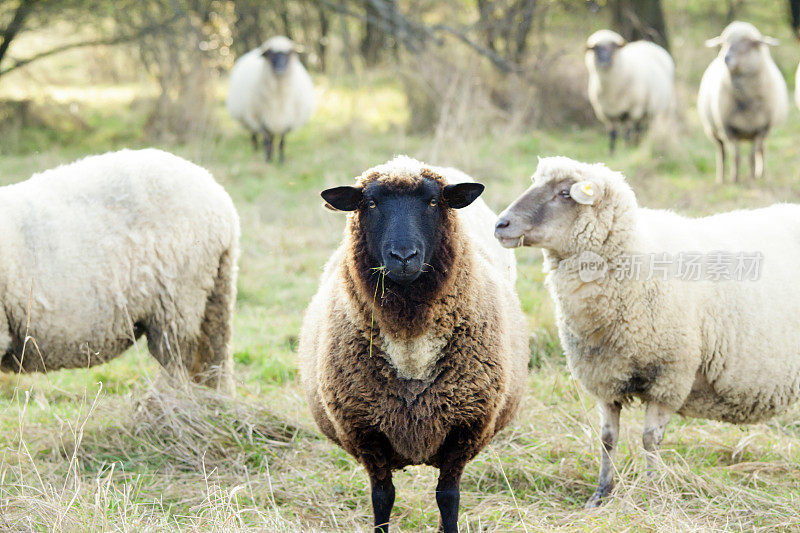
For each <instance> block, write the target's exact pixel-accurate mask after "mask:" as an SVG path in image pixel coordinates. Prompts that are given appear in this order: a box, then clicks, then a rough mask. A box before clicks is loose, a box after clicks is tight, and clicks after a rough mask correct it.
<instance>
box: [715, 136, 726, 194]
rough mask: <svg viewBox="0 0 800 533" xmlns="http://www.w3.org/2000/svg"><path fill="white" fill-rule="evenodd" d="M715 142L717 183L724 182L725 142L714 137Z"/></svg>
mask: <svg viewBox="0 0 800 533" xmlns="http://www.w3.org/2000/svg"><path fill="white" fill-rule="evenodd" d="M716 143H717V183H718V184H720V185H722V184H723V183H725V143H724V142H722V141H721V140H719V139H716Z"/></svg>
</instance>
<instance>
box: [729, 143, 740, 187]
mask: <svg viewBox="0 0 800 533" xmlns="http://www.w3.org/2000/svg"><path fill="white" fill-rule="evenodd" d="M741 159H742V157H741V152H740V150H739V141H734V142H733V168H731V180H732V181H733V182H734V183H739V163H740V162H741Z"/></svg>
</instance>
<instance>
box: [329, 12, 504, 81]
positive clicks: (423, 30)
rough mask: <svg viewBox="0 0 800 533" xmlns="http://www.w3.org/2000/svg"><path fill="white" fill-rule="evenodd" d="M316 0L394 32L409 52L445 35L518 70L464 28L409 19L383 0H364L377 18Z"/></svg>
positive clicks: (498, 62)
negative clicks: (373, 8)
mask: <svg viewBox="0 0 800 533" xmlns="http://www.w3.org/2000/svg"><path fill="white" fill-rule="evenodd" d="M317 1H318V2H319V3H321V4H323V5H325V6H327V7H328V8H329V9H331V10H332V11H334V12H336V13H339V14H342V15H346V16H348V17H351V18H354V19H357V20H360V21H370V22H374V23H375V24H376V25H377V26H379V27H380V28H381V29H383V30H385V31H387V32H391V33H392V34H394V35H395V37H396V38H397V39H398V40H400V41H401V42H402V43H403V44H404V45H405V47H406V48H407V49H408V50H409V51H411V52H412V53H415V54H416V53H420V52H421V49H422V48H423V47H424V45H425V44H427V43H428V42H433V43H434V44H437V45H441V44H442V37H441V34H447V35H450V36H453V37H455V38H457V39H458V40H459V41H461V42H463V43H464V44H466V45H467V46H469V47H470V48H472V49H473V50H474V51H475V52H477V53H478V54H480V55H482V56H484V57H486V58H488V59H489V60H490V61H491V62H492V64H493V65H494V66H495V67H497V68H498V69H499V70H501V71H503V72H516V71H519V70H520V68H519V66H518V65H517V64H515V63H512V62H510V61H508V60H506V59H503V58H502V57H500V56H499V55H498V54H497V53H496V52H494V51H492V50H490V49H488V48H486V47H485V46H482V45H480V44H478V43H477V42H476V41H475V40H473V39H472V38H470V37H469V35H467V32H466V30H464V29H458V28H454V27H452V26H449V25H447V24H436V25H433V26H427V25H425V24H423V23H421V22H417V21H415V20H412V19H411V18H409V17H407V16H406V15H403V14H401V13H399V12H398V11H397V10H391V9H388V7H387V6H386V4H385V3H384V2H383V0H368V1H369V2H370V3H371V4H373V5H374V6H375V7H376V11H377V12H379V13H382V14H383V15H384V16H380V17H372V16H369V15H363V14H361V13H358V12H355V11H353V10H351V9H350V8H348V7H346V6H345V5H343V4H341V3H337V2H334V1H333V0H317ZM387 18H388V20H387Z"/></svg>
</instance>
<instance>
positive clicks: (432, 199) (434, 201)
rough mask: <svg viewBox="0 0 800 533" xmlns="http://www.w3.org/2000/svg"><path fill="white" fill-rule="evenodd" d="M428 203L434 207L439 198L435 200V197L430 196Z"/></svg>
mask: <svg viewBox="0 0 800 533" xmlns="http://www.w3.org/2000/svg"><path fill="white" fill-rule="evenodd" d="M429 203H430V204H431V207H436V206H437V205H438V203H439V200H437V199H436V198H431V201H430V202H429Z"/></svg>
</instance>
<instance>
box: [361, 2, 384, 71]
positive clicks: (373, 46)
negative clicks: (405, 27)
mask: <svg viewBox="0 0 800 533" xmlns="http://www.w3.org/2000/svg"><path fill="white" fill-rule="evenodd" d="M364 12H365V15H366V20H365V21H364V36H363V37H362V38H361V56H362V57H363V58H364V62H365V63H366V64H367V66H373V65H375V64H377V63H378V62H379V61H380V60H381V57H382V56H383V50H384V48H385V47H386V32H385V31H384V30H383V28H381V26H380V21H381V20H382V17H381V12H380V11H379V10H378V9H377V8H376V7H375V3H374V0H365V1H364Z"/></svg>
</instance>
